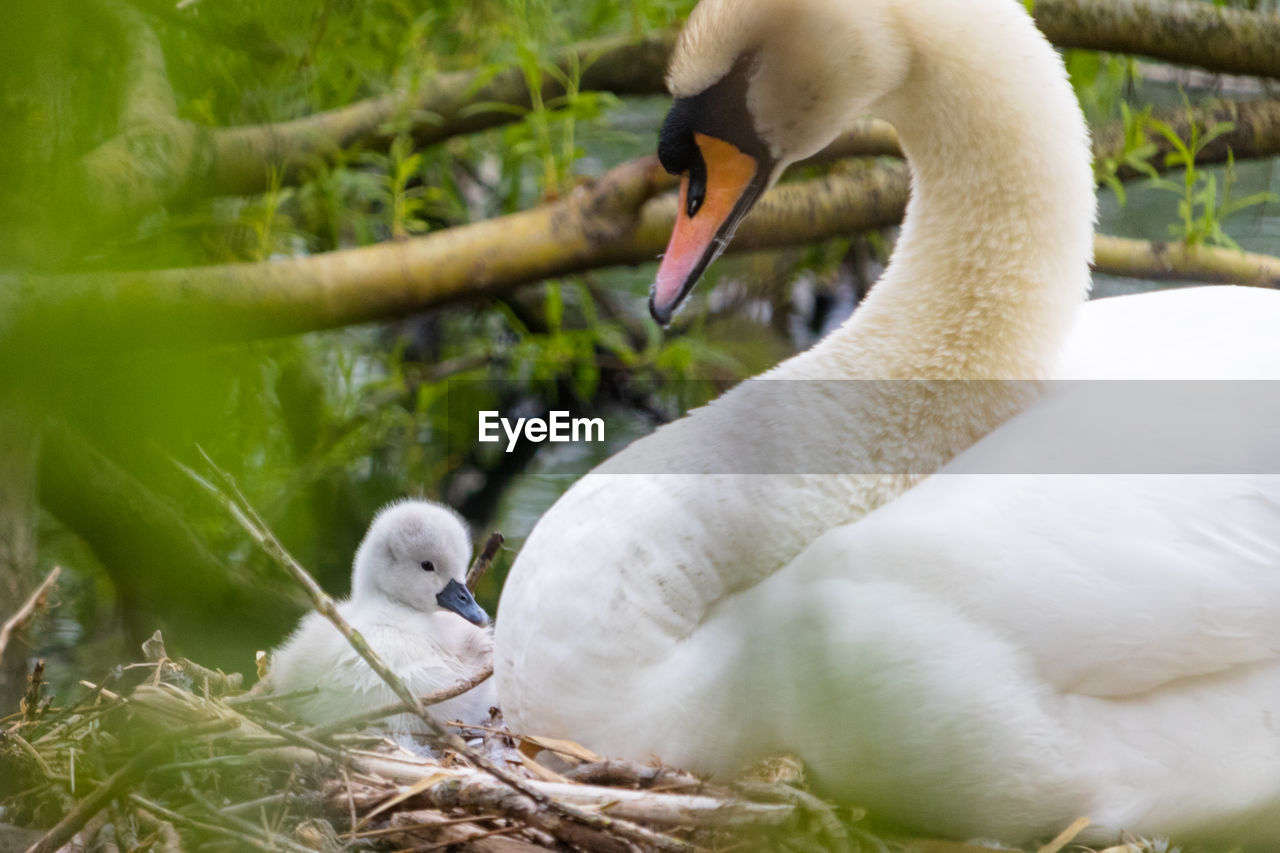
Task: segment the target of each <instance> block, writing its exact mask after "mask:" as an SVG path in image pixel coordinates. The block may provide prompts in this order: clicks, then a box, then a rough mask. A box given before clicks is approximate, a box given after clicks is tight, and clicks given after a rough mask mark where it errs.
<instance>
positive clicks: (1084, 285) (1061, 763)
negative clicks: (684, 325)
mask: <svg viewBox="0 0 1280 853" xmlns="http://www.w3.org/2000/svg"><path fill="white" fill-rule="evenodd" d="M668 83H669V86H670V88H671V90H672V93H673V95H675V96H676V100H675V103H674V105H673V107H672V111H671V113H670V114H669V116H668V120H667V123H666V125H665V126H664V129H663V136H662V140H661V144H660V155H661V156H662V159H663V163H664V165H665V166H667V167H668V169H670V170H672V171H675V172H678V173H682V174H683V178H682V188H681V197H680V210H679V214H678V220H677V225H676V230H675V233H674V234H673V237H672V241H671V245H670V247H669V249H668V252H667V255H666V256H665V258H664V260H663V264H662V267H661V269H660V270H659V273H658V276H657V281H656V282H655V285H654V291H653V295H652V299H651V302H652V307H653V311H654V314H655V316H656V317H658V318H659V319H661V320H664V321H665V320H666V319H668V318H669V317H670V316H671V315H672V313H673V312H674V311H675V310H676V309H677V308H678V307H679V305H680V303H681V301H682V300H683V299H684V297H685V296H686V295H687V293H688V291H689V289H690V288H691V287H692V286H693V283H694V281H695V280H696V279H697V277H698V275H699V274H700V273H701V271H702V269H703V268H705V266H706V264H707V263H709V262H710V261H711V260H712V259H714V257H715V255H716V254H717V252H718V249H719V247H720V246H722V244H723V243H724V242H725V241H726V240H727V239H728V238H729V237H730V236H731V235H732V231H733V227H734V225H735V224H736V222H737V221H738V220H740V219H741V216H742V215H743V214H744V213H745V211H746V209H748V208H749V207H750V205H751V203H752V201H753V200H754V199H755V198H756V197H757V196H758V195H759V193H760V192H762V191H763V190H764V189H765V188H767V186H768V185H769V184H771V183H772V182H773V181H774V180H776V178H777V176H778V174H779V173H780V172H781V170H782V169H783V168H784V167H785V166H786V165H787V164H788V163H790V162H794V161H795V160H797V159H800V158H803V157H805V156H807V155H809V154H811V153H813V152H815V151H817V150H818V149H820V148H821V147H822V146H823V145H825V144H826V143H827V142H829V141H830V140H831V139H832V138H833V137H834V136H835V134H836V133H837V132H838V131H839V130H840V129H841V128H842V127H844V126H846V125H847V123H848V122H849V121H850V120H851V119H853V118H854V117H856V116H858V115H861V114H863V113H866V112H873V113H876V114H878V115H880V116H882V117H884V118H886V119H888V120H890V121H891V122H893V123H894V125H895V126H896V128H897V130H898V133H899V137H900V139H901V142H902V145H903V148H904V150H905V152H906V155H907V158H908V161H909V163H910V165H911V168H912V175H913V190H912V198H911V201H910V203H909V205H908V209H907V214H906V218H905V220H904V223H903V226H902V231H901V235H900V238H899V241H898V244H897V247H896V249H895V252H894V255H893V258H892V259H891V261H890V264H889V266H888V268H887V269H886V271H885V273H884V275H883V276H882V278H881V280H880V282H879V283H878V284H877V285H876V287H875V288H874V290H873V291H872V293H871V294H870V295H869V296H868V298H867V300H866V301H865V303H864V304H863V305H862V306H861V307H860V308H859V310H858V311H857V312H856V313H855V314H854V316H853V317H851V318H850V319H849V320H848V321H847V322H846V323H845V324H844V325H843V326H842V327H841V328H840V329H838V330H836V331H834V332H832V333H831V334H830V335H828V336H827V337H826V338H825V339H824V340H823V341H821V342H820V343H819V344H817V345H816V346H814V347H813V348H812V349H810V350H809V351H807V352H805V353H802V354H800V355H798V356H796V357H794V358H792V359H789V360H788V361H786V362H784V363H782V364H781V365H779V366H778V367H776V368H774V369H773V370H771V371H769V372H768V373H767V374H765V375H764V376H763V377H762V378H763V379H769V380H886V381H874V382H861V383H848V384H849V385H851V386H855V387H856V388H857V393H854V394H839V393H831V394H827V393H824V392H821V391H819V392H816V393H815V392H814V391H813V390H812V389H813V388H815V387H816V388H821V387H822V385H821V383H815V382H808V383H786V382H783V383H778V382H774V381H769V382H764V381H754V380H753V381H748V382H745V383H743V384H742V385H740V386H738V387H737V388H735V389H734V390H733V391H731V392H730V393H728V394H726V395H724V396H723V397H722V398H720V399H719V400H717V401H716V402H714V403H713V404H711V405H710V406H707V407H705V408H703V409H700V410H698V411H695V412H693V413H691V414H690V415H689V416H688V417H686V418H683V419H681V420H679V421H677V422H675V423H672V424H670V425H668V426H665V427H663V428H662V429H660V430H658V431H657V432H656V433H655V434H653V435H651V436H648V437H646V438H644V439H642V440H640V441H637V442H635V443H634V444H633V445H632V446H631V447H629V448H627V449H626V450H625V451H624V452H622V453H621V454H619V455H617V456H615V457H614V458H613V459H611V460H609V461H608V462H606V463H605V464H604V465H602V466H601V467H599V468H597V469H596V470H595V471H593V472H592V473H591V474H589V475H587V476H586V477H584V478H583V479H582V480H580V481H579V482H577V483H576V484H575V485H574V486H573V487H572V488H571V489H570V490H569V491H568V492H567V493H566V494H565V495H564V496H563V497H562V498H561V499H560V500H559V501H558V502H557V503H556V505H555V506H554V507H552V509H551V510H550V511H549V512H548V513H547V514H546V515H545V516H544V517H543V518H542V519H541V520H540V522H539V523H538V525H537V526H536V527H535V529H534V531H533V533H532V534H531V535H530V537H529V539H528V541H527V542H526V543H525V545H524V547H523V549H522V551H521V553H520V555H519V558H518V559H517V562H516V564H515V566H514V567H513V569H512V572H511V575H510V577H509V578H508V580H507V584H506V588H505V589H504V591H503V596H502V600H501V602H500V605H499V611H498V620H497V633H496V640H495V677H496V680H497V682H498V691H499V695H500V697H501V699H502V703H503V709H504V713H505V714H506V717H507V720H508V721H509V722H510V723H511V724H512V726H513V727H514V728H516V729H517V730H527V731H531V732H536V733H539V734H546V735H551V736H559V737H567V738H572V739H575V740H578V741H580V742H582V743H583V744H585V745H586V746H588V747H590V748H592V749H594V750H596V751H598V752H601V753H604V754H608V755H618V756H626V757H631V758H636V759H644V758H647V757H648V756H650V755H658V756H661V757H662V758H663V759H664V760H666V761H669V762H673V763H676V764H680V765H684V766H687V767H690V768H692V769H695V770H701V771H710V772H715V773H726V774H728V773H733V772H736V771H738V770H740V769H742V768H743V767H744V766H745V765H747V764H749V763H750V762H752V761H754V760H757V759H759V758H762V757H766V756H768V755H771V754H776V753H780V752H792V753H795V754H797V755H798V756H799V757H800V758H801V759H803V760H804V761H805V762H806V764H807V765H808V767H809V769H810V770H811V772H812V774H813V778H814V781H815V784H816V785H817V787H818V788H819V790H821V791H822V792H824V793H826V794H828V795H830V796H833V797H836V798H838V799H842V800H844V801H847V802H853V803H858V804H861V805H866V806H869V807H871V808H872V810H873V814H875V815H878V816H880V817H882V818H885V819H887V820H889V821H892V822H896V823H898V824H900V825H903V826H906V827H909V828H912V829H914V830H917V831H925V832H932V833H938V834H945V835H952V836H955V837H961V838H963V837H973V836H981V837H986V838H998V839H1001V840H1003V841H1006V842H1020V841H1025V840H1028V839H1032V838H1036V837H1040V836H1044V835H1049V834H1053V833H1055V832H1057V831H1058V830H1059V829H1061V828H1062V827H1064V826H1065V825H1066V824H1068V823H1069V822H1070V821H1072V820H1073V819H1075V818H1076V817H1079V816H1082V815H1083V816H1088V817H1090V818H1091V820H1092V821H1093V823H1092V826H1091V827H1090V828H1089V830H1087V831H1086V833H1085V834H1083V835H1082V836H1081V839H1082V840H1084V839H1088V840H1103V841H1105V840H1114V839H1115V838H1116V837H1117V836H1118V834H1119V833H1120V832H1122V831H1130V832H1135V833H1139V834H1172V835H1175V836H1177V837H1179V838H1185V839H1203V840H1211V841H1223V842H1227V843H1253V844H1259V845H1263V846H1265V845H1267V844H1274V843H1275V842H1274V839H1276V838H1280V619H1277V618H1275V614H1277V613H1280V478H1277V477H1276V476H1273V475H1272V472H1275V471H1280V467H1278V466H1280V412H1278V411H1277V409H1280V403H1277V402H1273V401H1272V399H1271V398H1274V397H1278V396H1280V395H1275V394H1270V395H1268V394H1266V393H1265V389H1263V390H1262V391H1261V392H1260V391H1259V387H1258V386H1250V385H1236V386H1232V385H1231V384H1230V383H1212V384H1211V387H1212V388H1214V389H1217V390H1215V392H1214V393H1220V394H1222V395H1223V396H1222V397H1221V398H1220V400H1221V401H1225V402H1224V404H1223V405H1221V406H1205V407H1203V410H1197V411H1194V412H1188V411H1187V409H1186V408H1185V399H1184V400H1183V401H1182V402H1179V400H1178V399H1177V398H1178V393H1177V391H1178V388H1179V387H1182V386H1180V385H1179V384H1178V383H1170V384H1166V385H1161V384H1160V383H1148V384H1147V385H1142V386H1128V385H1123V384H1121V385H1116V384H1110V385H1109V384H1108V383H1096V382H1085V383H1071V382H1063V383H1047V384H1042V383H1040V382H1039V380H1044V379H1048V378H1054V379H1057V378H1062V379H1087V380H1091V379H1133V380H1160V379H1213V380H1222V379H1239V380H1250V379H1276V378H1280V334H1277V332H1276V330H1277V329H1280V295H1278V294H1276V293H1274V292H1266V291H1254V290H1249V289H1244V288H1199V289H1187V290H1181V291H1172V292H1164V293H1159V294H1152V295H1142V296H1129V297H1119V298H1114V299H1106V300H1098V301H1095V302H1091V303H1088V304H1084V299H1085V297H1086V294H1087V291H1088V286H1089V271H1088V262H1089V259H1090V254H1091V245H1092V228H1093V220H1094V210H1095V202H1094V195H1093V177H1092V172H1091V169H1090V154H1089V145H1088V135H1087V130H1086V128H1085V125H1084V121H1083V119H1082V117H1081V115H1080V111H1079V107H1078V105H1077V104H1076V102H1075V98H1074V96H1073V94H1072V91H1071V88H1070V86H1069V84H1068V82H1067V79H1066V75H1065V73H1064V71H1063V68H1062V64H1061V62H1060V60H1059V59H1058V57H1057V55H1056V54H1055V52H1054V51H1053V49H1052V48H1051V46H1050V45H1049V44H1048V43H1047V41H1046V40H1045V39H1044V38H1043V37H1042V36H1041V35H1040V34H1039V32H1038V31H1036V29H1035V28H1034V25H1033V24H1032V22H1031V20H1030V18H1029V16H1028V15H1027V14H1026V13H1025V10H1024V9H1023V4H1021V3H1019V2H1015V0H971V2H965V3H956V2H950V0H796V2H782V0H736V2H734V0H702V2H701V3H700V4H699V5H698V7H697V8H696V9H695V10H694V12H693V14H692V16H691V17H690V19H689V22H688V24H687V25H686V27H685V30H684V31H683V33H682V35H681V37H680V40H679V42H678V43H677V47H676V50H675V53H674V56H673V59H672V64H671V71H670V74H669V78H668ZM897 380H927V381H897ZM949 380H968V381H949ZM972 380H1033V381H972ZM1116 388H1120V389H1125V388H1132V389H1133V392H1134V393H1136V394H1139V395H1141V394H1144V393H1146V391H1144V390H1143V389H1147V390H1151V389H1157V390H1159V389H1165V390H1170V391H1171V392H1172V397H1171V398H1170V400H1172V402H1170V401H1169V400H1165V398H1164V395H1163V394H1162V393H1155V392H1154V391H1153V392H1152V393H1153V399H1156V400H1157V401H1160V400H1163V401H1164V403H1167V404H1168V406H1167V408H1164V409H1162V408H1161V405H1164V403H1160V404H1158V405H1157V404H1152V405H1151V406H1148V405H1146V403H1145V399H1144V398H1141V397H1140V398H1139V399H1138V400H1135V401H1133V402H1131V404H1129V405H1127V406H1123V407H1121V408H1120V409H1108V408H1106V406H1108V405H1110V404H1109V403H1107V400H1109V399H1112V397H1114V394H1113V395H1112V397H1108V394H1109V393H1111V392H1113V391H1114V389H1116ZM795 389H809V390H807V391H804V392H803V393H802V392H801V391H798V390H795ZM1192 390H1193V391H1194V390H1196V389H1195V388H1192ZM796 394H801V396H800V397H796V396H794V395H796ZM1233 394H1234V396H1232V395H1233ZM801 399H803V404H802V405H801V404H791V403H792V402H793V401H795V400H801ZM1100 401H1101V402H1100ZM1241 401H1243V403H1248V404H1249V405H1251V406H1256V410H1251V416H1250V417H1249V418H1241V417H1240V416H1239V415H1240V413H1239V412H1237V411H1232V409H1233V403H1235V402H1241ZM1243 403H1242V404H1243ZM1180 405H1181V406H1183V407H1184V408H1181V409H1180V408H1179V406H1180ZM1170 412H1172V413H1174V414H1175V415H1178V414H1181V415H1186V416H1187V417H1183V418H1178V419H1177V423H1178V424H1181V423H1182V421H1184V420H1185V421H1186V422H1187V428H1186V429H1183V430H1182V431H1181V432H1178V431H1177V430H1174V431H1173V433H1171V434H1170V435H1168V436H1166V435H1165V431H1166V427H1169V428H1171V426H1172V425H1170V424H1169V422H1168V421H1162V420H1160V419H1159V417H1160V415H1162V414H1168V413H1170ZM1117 418H1122V419H1120V420H1117ZM1219 427H1221V428H1222V429H1228V430H1229V429H1235V430H1236V432H1237V433H1238V438H1237V439H1235V440H1234V441H1232V442H1227V441H1225V440H1222V441H1221V443H1220V444H1219V443H1218V442H1219V439H1218V434H1217V433H1215V432H1213V431H1212V430H1214V429H1217V428H1219ZM1135 439H1136V440H1135ZM1126 440H1127V441H1126ZM1113 444H1116V445H1118V446H1119V447H1120V448H1121V450H1120V451H1117V452H1114V453H1112V454H1111V456H1110V459H1111V462H1112V463H1117V462H1118V465H1119V467H1118V468H1117V469H1115V470H1113V469H1111V468H1109V467H1107V465H1105V464H1103V463H1102V460H1101V459H1100V458H1095V457H1094V454H1095V452H1096V453H1097V455H1098V456H1102V455H1105V454H1103V453H1102V449H1103V448H1108V447H1111V446H1112V445H1113ZM1126 454H1131V455H1129V456H1126ZM815 460H817V461H818V462H819V463H820V464H827V465H829V471H830V472H831V473H823V471H822V470H820V469H817V468H815ZM1126 463H1130V464H1131V465H1132V468H1131V469H1126V467H1125V464H1126ZM1027 466H1031V467H1027ZM761 469H767V470H770V471H772V472H774V473H772V474H770V475H768V476H760V475H752V474H746V473H734V472H746V471H753V470H761ZM787 472H791V473H787ZM1081 474H1085V475H1090V476H1081Z"/></svg>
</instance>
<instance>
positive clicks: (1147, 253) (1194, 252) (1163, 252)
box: [1093, 234, 1280, 287]
mask: <svg viewBox="0 0 1280 853" xmlns="http://www.w3.org/2000/svg"><path fill="white" fill-rule="evenodd" d="M1093 255H1094V261H1093V266H1094V269H1095V270H1098V271H1100V272H1105V273H1108V274H1110V275H1120V276H1131V277H1135V278H1153V279H1169V280H1175V281H1178V280H1180V281H1187V280H1190V281H1208V282H1221V283H1224V284H1244V285H1249V286H1252V287H1280V258H1275V257H1272V256H1270V255H1258V254H1253V253H1251V252H1237V251H1235V250H1234V249H1219V248H1215V247H1213V246H1187V245H1184V244H1182V243H1148V242H1147V241H1145V240H1126V239H1124V238H1123V237H1110V236H1107V235H1105V234H1099V235H1097V236H1096V237H1095V238H1094V241H1093Z"/></svg>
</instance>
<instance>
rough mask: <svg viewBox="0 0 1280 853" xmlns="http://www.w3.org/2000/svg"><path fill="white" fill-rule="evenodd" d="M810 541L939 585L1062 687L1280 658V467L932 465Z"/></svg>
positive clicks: (941, 594) (1132, 681)
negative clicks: (900, 490) (1237, 471)
mask: <svg viewBox="0 0 1280 853" xmlns="http://www.w3.org/2000/svg"><path fill="white" fill-rule="evenodd" d="M810 552H816V553H810ZM810 552H807V553H806V555H804V557H805V559H803V560H801V561H797V562H798V564H799V563H803V564H804V566H805V568H806V569H807V570H808V571H810V572H814V571H818V572H821V571H824V569H822V568H820V567H826V568H825V571H828V572H830V571H844V572H851V573H853V574H854V575H856V576H857V577H859V578H863V579H866V580H873V579H884V580H891V581H892V582H894V583H898V584H902V585H905V586H908V587H910V588H912V589H914V590H917V591H922V592H924V593H926V594H928V595H930V596H931V597H932V598H934V599H935V600H938V601H940V602H941V603H943V604H944V605H946V606H948V607H950V608H952V609H953V610H955V611H957V612H959V613H961V614H962V615H964V616H965V617H967V618H968V619H971V620H973V621H974V622H976V623H978V624H980V625H982V626H985V627H986V629H987V630H988V631H989V632H990V633H991V634H992V635H993V636H997V637H1001V638H1003V639H1004V641H1006V642H1007V643H1008V644H1009V645H1010V647H1011V648H1013V649H1015V650H1019V653H1020V654H1024V655H1026V656H1027V657H1028V658H1029V663H1030V664H1031V665H1032V666H1033V667H1034V669H1035V670H1036V671H1037V672H1039V673H1040V674H1041V675H1042V677H1043V678H1044V679H1045V681H1046V682H1047V684H1048V685H1049V686H1051V687H1052V688H1054V689H1056V690H1058V691H1060V692H1064V693H1076V694H1084V695H1091V696H1109V697H1120V696H1133V695H1138V694H1142V693H1146V692H1148V691H1151V690H1157V689H1159V688H1161V687H1163V686H1165V685H1168V684H1170V683H1172V682H1175V681H1178V680H1180V679H1185V678H1196V677H1203V676H1211V675H1214V674H1217V673H1223V672H1226V671H1228V670H1231V669H1233V668H1235V667H1240V666H1246V665H1250V664H1256V663H1258V662H1261V661H1271V660H1276V659H1277V658H1280V618H1277V614H1278V613H1280V476H1252V477H1249V476H1237V477H1225V476H1224V477H1194V476H1183V477H1175V476H1162V477H1150V476H1147V477H1143V476H1106V477H1104V476H1093V477H1080V476H1040V477H1022V476H991V475H988V476H979V475H956V476H947V477H934V478H931V479H930V480H929V481H927V482H926V483H924V484H922V485H921V486H919V487H917V488H916V489H914V490H912V491H911V492H909V493H908V494H907V495H905V496H904V497H903V498H900V499H899V500H898V501H895V502H893V503H892V504H890V505H888V506H886V507H883V508H882V509H881V510H878V511H877V512H875V513H872V514H871V515H869V516H868V517H867V518H865V519H863V520H862V521H860V522H857V523H855V524H852V525H849V526H847V527H845V528H840V529H837V530H834V531H832V532H831V533H829V534H828V535H827V536H824V537H822V538H821V539H819V540H818V541H817V542H815V543H814V545H813V546H812V547H811V549H810ZM797 567H799V566H797Z"/></svg>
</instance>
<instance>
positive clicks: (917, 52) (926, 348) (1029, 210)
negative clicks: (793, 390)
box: [818, 0, 1095, 378]
mask: <svg viewBox="0 0 1280 853" xmlns="http://www.w3.org/2000/svg"><path fill="white" fill-rule="evenodd" d="M908 5H909V4H908ZM924 5H927V6H928V9H927V10H925V11H927V12H928V14H920V15H918V16H916V17H910V16H907V15H904V16H903V19H902V20H901V22H900V24H901V26H902V27H903V29H904V31H905V33H906V38H907V41H908V43H909V44H910V47H911V49H912V60H911V63H910V66H909V68H908V71H907V76H906V79H905V80H904V81H903V82H902V85H901V86H899V87H898V88H897V89H895V91H894V92H892V93H891V94H889V95H888V96H886V97H884V98H882V99H881V100H880V102H878V103H876V104H874V105H873V110H874V111H875V112H876V113H877V114H879V115H881V116H883V117H884V118H886V119H888V120H889V121H891V122H892V123H893V124H894V125H895V127H896V128H897V130H898V133H899V136H900V138H901V141H902V146H903V149H904V150H905V152H906V155H907V159H908V162H909V163H910V166H911V170H912V198H911V201H910V203H909V204H908V207H907V214H906V218H905V220H904V222H903V226H902V232H901V235H900V237H899V240H898V244H897V248H896V250H895V252H894V255H893V258H892V260H891V262H890V265H889V267H888V269H887V270H886V271H885V273H884V275H883V276H882V278H881V280H880V281H879V283H877V285H876V286H875V288H874V289H873V291H872V293H871V294H870V296H869V297H868V299H867V300H866V302H865V303H864V305H863V306H861V307H860V309H859V310H858V312H857V313H856V314H855V315H854V317H853V318H852V319H851V320H850V321H849V322H848V323H847V324H846V326H845V327H844V328H843V329H841V330H840V331H839V332H837V333H836V334H835V335H832V336H831V338H830V339H829V341H828V342H826V345H825V347H824V349H826V350H828V352H826V353H825V354H818V355H819V358H822V357H823V355H825V356H826V357H833V358H836V359H838V361H839V362H840V363H842V364H843V365H846V366H848V367H852V369H853V370H854V371H856V372H857V373H858V374H860V375H866V376H873V377H911V378H1039V377H1044V376H1046V375H1048V374H1049V373H1050V372H1051V371H1052V368H1053V365H1054V362H1055V360H1056V358H1057V355H1058V353H1059V351H1060V349H1061V347H1062V344H1063V342H1064V341H1065V338H1066V336H1067V334H1068V332H1069V331H1070V328H1071V325H1072V321H1073V320H1074V317H1075V314H1076V310H1077V307H1078V306H1079V304H1080V303H1081V302H1082V301H1083V299H1084V298H1085V296H1086V294H1087V292H1088V286H1089V269H1088V263H1089V260H1090V257H1091V254H1092V245H1093V242H1092V235H1093V220H1094V212H1095V200H1094V194H1093V177H1092V170H1091V168H1090V156H1091V155H1090V150H1089V140H1088V131H1087V129H1086V127H1085V124H1084V120H1083V117H1082V116H1081V114H1080V108H1079V106H1078V104H1077V102H1076V99H1075V96H1074V93H1073V92H1072V91H1071V87H1070V85H1069V84H1068V82H1067V79H1066V75H1065V73H1064V71H1063V69H1062V65H1061V63H1060V61H1059V60H1058V58H1057V56H1056V55H1055V54H1054V51H1053V49H1052V47H1051V46H1050V45H1049V44H1048V42H1047V41H1045V39H1044V38H1043V36H1041V35H1040V34H1039V33H1038V32H1036V31H1035V28H1034V26H1033V25H1032V23H1031V21H1030V20H1029V19H1028V18H1027V16H1026V15H1024V14H1023V13H1022V11H1021V10H1020V9H1018V8H1016V4H1015V3H1014V2H1012V0H973V2H971V3H929V4H924ZM845 375H848V372H847V370H846V372H845Z"/></svg>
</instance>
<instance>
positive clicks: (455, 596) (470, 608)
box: [436, 580, 489, 626]
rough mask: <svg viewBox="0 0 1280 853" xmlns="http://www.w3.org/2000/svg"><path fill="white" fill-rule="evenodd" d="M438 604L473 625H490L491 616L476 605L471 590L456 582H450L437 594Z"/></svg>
mask: <svg viewBox="0 0 1280 853" xmlns="http://www.w3.org/2000/svg"><path fill="white" fill-rule="evenodd" d="M436 604H439V605H440V606H441V607H443V608H444V609H445V610H452V611H453V612H454V613H457V614H458V615H459V616H461V617H462V618H463V619H466V620H467V621H468V622H471V623H472V624H475V625H480V626H484V625H488V624H489V614H488V613H485V612H484V610H483V609H481V607H480V605H479V604H476V600H475V597H474V596H473V595H472V594H471V590H469V589H467V588H466V587H465V586H463V585H462V584H460V583H458V582H457V581H455V580H451V581H449V583H448V585H447V586H446V587H445V588H444V589H442V590H440V592H439V593H437V594H436Z"/></svg>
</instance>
